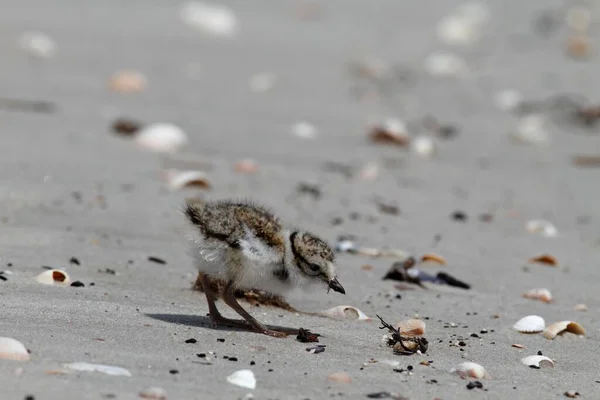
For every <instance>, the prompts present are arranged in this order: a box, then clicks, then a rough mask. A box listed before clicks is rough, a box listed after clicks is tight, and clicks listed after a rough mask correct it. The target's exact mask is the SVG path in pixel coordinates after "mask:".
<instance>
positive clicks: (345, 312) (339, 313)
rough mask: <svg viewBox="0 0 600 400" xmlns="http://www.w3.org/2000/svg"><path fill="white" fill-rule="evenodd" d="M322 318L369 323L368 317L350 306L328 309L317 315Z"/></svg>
mask: <svg viewBox="0 0 600 400" xmlns="http://www.w3.org/2000/svg"><path fill="white" fill-rule="evenodd" d="M317 314H319V315H321V316H324V317H329V318H333V319H340V320H342V319H347V320H359V321H370V320H371V318H370V317H368V316H367V315H366V314H365V313H363V312H362V311H360V310H359V309H358V308H356V307H352V306H337V307H333V308H330V309H328V310H325V311H321V312H319V313H317Z"/></svg>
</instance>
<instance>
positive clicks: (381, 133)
mask: <svg viewBox="0 0 600 400" xmlns="http://www.w3.org/2000/svg"><path fill="white" fill-rule="evenodd" d="M369 139H370V140H371V142H373V143H379V144H395V145H398V146H407V145H408V144H409V143H410V137H409V136H408V134H407V130H406V125H405V124H404V122H402V121H400V120H398V119H388V120H386V121H384V122H383V123H382V124H377V125H374V126H372V127H371V128H370V132H369Z"/></svg>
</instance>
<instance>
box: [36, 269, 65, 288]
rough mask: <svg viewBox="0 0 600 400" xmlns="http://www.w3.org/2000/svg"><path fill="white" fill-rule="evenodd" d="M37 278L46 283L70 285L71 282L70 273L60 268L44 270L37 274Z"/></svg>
mask: <svg viewBox="0 0 600 400" xmlns="http://www.w3.org/2000/svg"><path fill="white" fill-rule="evenodd" d="M35 280H36V281H38V282H39V283H43V284H44V285H68V284H69V283H71V278H69V275H68V274H67V273H66V272H65V271H61V270H60V269H49V270H48V271H44V272H42V273H41V274H39V275H38V276H36V278H35Z"/></svg>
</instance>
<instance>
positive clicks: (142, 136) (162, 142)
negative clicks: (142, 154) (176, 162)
mask: <svg viewBox="0 0 600 400" xmlns="http://www.w3.org/2000/svg"><path fill="white" fill-rule="evenodd" d="M133 140H134V142H135V143H136V144H137V145H138V146H140V147H141V148H143V149H146V150H149V151H155V152H164V153H174V152H175V151H177V150H178V149H179V148H180V147H181V146H183V145H184V144H186V143H187V141H188V139H187V135H186V134H185V132H183V131H182V130H181V129H180V128H179V127H178V126H176V125H173V124H168V123H157V124H151V125H148V126H146V127H144V128H142V129H141V130H140V131H139V132H138V133H137V135H135V136H134V138H133Z"/></svg>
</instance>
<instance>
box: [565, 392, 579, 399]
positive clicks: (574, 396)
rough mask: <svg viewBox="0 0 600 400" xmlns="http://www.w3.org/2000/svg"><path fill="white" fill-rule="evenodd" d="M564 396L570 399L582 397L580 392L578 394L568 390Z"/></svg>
mask: <svg viewBox="0 0 600 400" xmlns="http://www.w3.org/2000/svg"><path fill="white" fill-rule="evenodd" d="M564 394H565V397H568V398H570V399H575V398H577V397H579V396H580V395H579V392H576V391H574V390H567V391H566V392H565V393H564Z"/></svg>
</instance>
